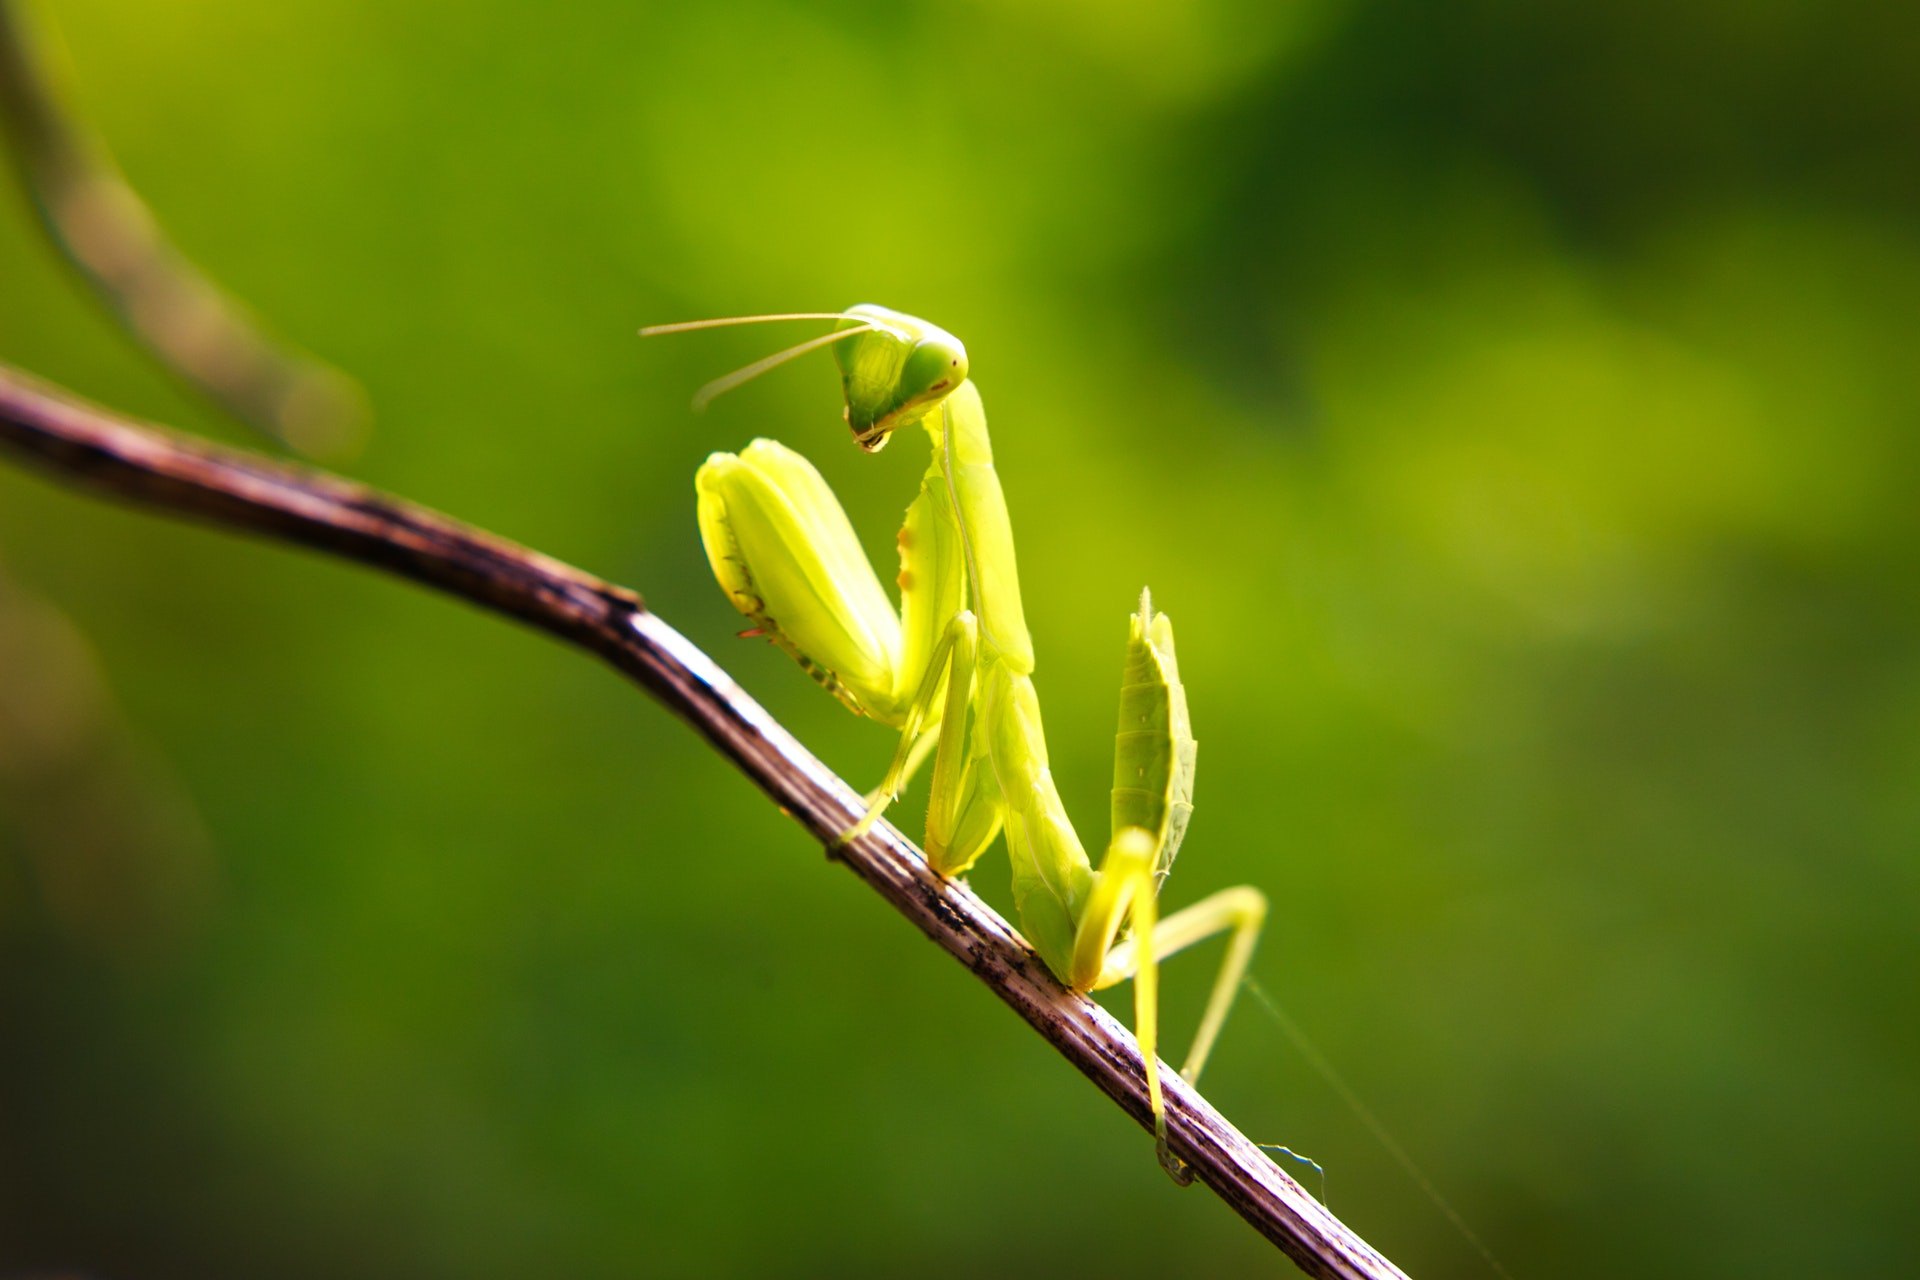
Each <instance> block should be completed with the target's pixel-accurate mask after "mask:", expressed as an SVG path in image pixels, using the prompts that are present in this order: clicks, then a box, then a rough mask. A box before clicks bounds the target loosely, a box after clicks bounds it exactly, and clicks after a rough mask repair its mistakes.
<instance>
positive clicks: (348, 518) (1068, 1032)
mask: <svg viewBox="0 0 1920 1280" xmlns="http://www.w3.org/2000/svg"><path fill="white" fill-rule="evenodd" d="M0 449H5V450H7V451H9V452H11V453H13V454H15V455H17V456H18V457H19V458H21V459H23V460H26V461H28V462H31V463H34V464H36V465H38V466H39V467H41V468H43V469H46V470H49V471H52V472H53V473H54V474H55V475H56V476H58V477H59V478H61V479H64V480H67V481H69V482H73V483H76V484H80V485H84V486H86V487H89V488H92V489H97V490H104V491H105V492H107V493H110V494H113V495H115V496H118V497H120V498H125V499H129V500H132V501H134V502H137V503H141V504H144V505H146V506H150V507H155V508H158V509H160V510H163V511H167V512H171V513H173V514H177V515H185V516H190V517H197V518H199V519H201V520H206V521H211V522H212V523H215V524H219V525H225V526H228V527H231V528H237V529H247V530H251V531H253V532H256V533H264V534H268V535H270V536H273V537H277V538H280V539H283V540H285V541H288V542H294V543H299V544H301V545H304V546H308V547H314V548H317V549H319V550H321V551H326V552H329V553H331V554H334V555H338V556H343V557H345V558H347V559H350V560H358V561H361V562H362V563H365V564H370V565H373V566H374V567H376V568H380V569H385V570H387V571H388V572H390V573H395V574H398V575H400V576H402V577H406V578H412V579H413V580H414V581H416V582H422V583H425V584H427V585H428V586H432V587H437V588H439V589H440V590H442V591H445V592H447V593H449V594H450V595H455V596H460V597H462V598H463V599H466V600H470V601H472V602H474V603H476V604H480V605H484V606H485V607H487V608H489V609H493V610H495V611H497V612H500V613H504V614H507V615H509V616H511V617H515V618H518V619H520V620H521V621H523V622H526V623H530V624H531V625H533V626H535V627H537V628H539V629H541V630H543V631H547V632H549V633H551V634H553V635H555V636H557V637H559V638H560V639H562V640H565V641H567V642H569V643H571V644H575V645H578V646H579V647H581V648H583V649H587V650H589V651H591V652H593V653H596V654H598V655H600V657H602V658H604V659H605V660H606V661H607V662H609V663H611V664H612V665H613V666H614V667H616V668H617V669H619V670H620V671H621V672H623V673H625V674H626V675H628V676H629V677H631V678H632V679H633V680H635V681H636V682H637V683H639V684H640V685H641V686H643V687H644V688H645V689H646V690H647V691H648V692H649V693H651V694H653V696H654V697H655V698H657V699H659V701H661V702H662V703H664V704H665V705H666V707H667V709H668V710H670V711H672V712H673V713H674V714H675V715H677V716H679V717H680V718H681V719H682V720H685V721H686V722H687V723H688V724H690V725H692V726H693V728H694V729H695V730H696V731H697V732H698V733H699V734H700V735H701V736H702V737H704V738H705V739H706V740H707V741H708V742H709V743H711V744H712V745H713V746H714V747H715V748H716V749H717V750H718V751H720V752H721V753H722V754H723V755H725V756H726V757H727V758H728V759H729V760H732V761H733V762H734V764H735V765H736V766H738V767H739V769H740V771H741V772H742V773H744V774H746V775H747V777H748V778H750V779H752V780H753V782H754V783H755V784H756V785H757V786H759V788H760V789H761V790H762V791H764V792H766V793H767V795H768V797H769V798H771V799H772V800H773V802H774V803H775V804H777V805H779V806H780V807H781V808H782V809H784V810H786V811H787V812H788V813H790V814H792V815H793V817H794V818H795V819H797V820H798V821H799V823H800V824H801V825H802V826H804V827H805V828H806V829H807V831H808V832H809V833H811V834H812V835H813V837H814V838H815V839H817V840H819V841H820V842H821V843H822V844H823V845H826V846H827V848H828V850H829V852H830V853H831V854H832V855H833V856H834V857H836V858H838V859H839V860H840V861H842V862H844V863H845V864H846V866H847V868H848V869H849V870H851V871H852V872H853V873H854V874H855V875H857V876H859V877H860V878H861V879H862V880H864V881H866V883H867V884H868V885H869V886H871V887H872V888H873V889H874V890H875V891H876V892H878V893H879V894H880V896H881V897H883V898H885V899H886V900H887V901H888V902H889V903H891V904H892V905H893V907H894V909H895V910H897V911H899V912H900V913H901V914H902V915H904V916H906V917H907V918H908V919H909V920H911V921H912V922H913V923H914V924H916V925H918V926H919V927H920V929H921V931H922V932H924V933H925V934H926V935H927V936H928V937H929V938H932V939H933V940H934V941H935V942H937V943H939V944H940V945H941V946H942V947H944V948H945V949H946V950H947V951H948V952H949V953H951V954H952V955H953V956H954V958H955V959H957V960H959V961H960V962H961V963H962V964H964V965H966V966H967V967H968V968H969V969H971V970H972V971H973V973H974V975H975V976H976V977H978V978H979V979H980V981H982V982H983V983H985V984H986V985H987V986H988V987H989V988H991V989H992V991H993V992H994V994H996V995H998V996H999V997H1000V998H1001V999H1002V1000H1004V1001H1005V1002H1006V1003H1007V1004H1008V1005H1010V1006H1011V1007H1012V1008H1013V1010H1014V1012H1016V1013H1018V1014H1019V1015H1020V1016H1021V1017H1023V1018H1025V1019H1026V1020H1027V1021H1028V1022H1029V1023H1030V1024H1032V1026H1033V1027H1034V1029H1035V1030H1037V1031H1038V1032H1039V1033H1040V1034H1041V1035H1043V1036H1045V1037H1046V1038H1047V1040H1048V1041H1049V1042H1050V1043H1051V1044H1052V1045H1053V1046H1054V1048H1056V1049H1058V1050H1059V1051H1060V1053H1061V1054H1062V1055H1063V1056H1064V1057H1065V1058H1066V1059H1067V1061H1069V1062H1071V1063H1072V1064H1073V1065H1074V1066H1076V1067H1078V1068H1079V1069H1080V1070H1081V1072H1083V1073H1084V1074H1085V1075H1086V1076H1087V1078H1088V1079H1090V1080H1092V1081H1093V1082H1094V1083H1095V1084H1097V1085H1099V1086H1100V1088H1101V1089H1103V1090H1105V1091H1106V1093H1107V1095H1108V1096H1109V1097H1111V1098H1112V1099H1113V1100H1114V1101H1115V1102H1117V1103H1118V1104H1119V1105H1120V1108H1121V1109H1122V1110H1123V1111H1125V1112H1126V1113H1127V1114H1129V1115H1131V1116H1132V1117H1133V1118H1134V1120H1135V1121H1137V1122H1138V1123H1139V1124H1140V1125H1141V1126H1142V1127H1143V1128H1148V1129H1149V1130H1150V1129H1151V1127H1152V1122H1151V1117H1150V1114H1149V1111H1148V1106H1147V1094H1146V1084H1145V1077H1144V1076H1143V1074H1142V1069H1141V1060H1140V1051H1139V1047H1138V1046H1137V1045H1136V1044H1135V1042H1134V1038H1133V1036H1132V1034H1131V1033H1129V1032H1128V1031H1127V1029H1126V1028H1125V1027H1123V1026H1121V1025H1120V1023H1119V1022H1117V1021H1116V1020H1115V1019H1113V1018H1112V1017H1110V1016H1109V1015H1108V1014H1107V1013H1106V1012H1105V1011H1104V1010H1102V1009H1101V1008H1100V1006H1099V1005H1097V1004H1095V1003H1094V1002H1093V1001H1092V1000H1090V999H1088V998H1086V997H1085V996H1082V995H1078V994H1076V993H1074V992H1071V991H1068V990H1066V989H1065V988H1063V987H1062V986H1061V985H1060V984H1059V983H1058V982H1056V981H1055V980H1054V978H1053V976H1052V975H1051V974H1050V973H1049V972H1048V971H1047V968H1046V966H1045V965H1044V964H1043V963H1041V961H1040V959H1039V957H1037V956H1036V955H1034V953H1033V952H1032V951H1031V950H1029V949H1028V947H1027V945H1026V943H1025V942H1023V941H1022V940H1021V939H1020V937H1019V935H1018V934H1016V933H1015V932H1014V931H1013V929H1012V927H1011V926H1009V925H1008V924H1007V922H1006V921H1004V920H1002V919H1001V918H1000V917H999V916H998V915H997V914H995V912H994V911H993V909H992V908H990V907H988V906H987V905H986V904H985V903H983V902H981V901H980V900H979V899H978V898H976V897H974V895H973V893H972V892H971V891H970V890H969V889H968V888H967V887H966V886H964V885H960V884H955V883H952V882H949V881H946V880H943V879H941V878H940V877H939V876H937V875H935V874H934V873H933V872H931V871H929V870H928V869H927V865H926V863H925V861H924V860H923V858H922V857H921V854H920V851H919V850H918V849H916V848H915V847H914V846H913V844H912V843H911V842H910V841H908V840H907V839H906V838H905V837H903V836H902V835H900V833H899V832H897V831H895V830H894V829H893V828H892V827H891V826H889V825H887V824H886V823H879V824H876V825H875V827H874V829H873V830H872V831H871V832H869V833H868V834H867V835H865V836H863V837H861V838H860V839H857V840H854V841H852V842H851V843H849V844H847V845H845V846H842V847H840V848H837V849H836V848H835V847H834V840H835V838H836V837H837V836H838V835H839V833H841V832H844V831H846V830H847V829H848V828H850V827H851V826H852V825H853V824H854V822H855V820H856V819H858V818H859V817H860V815H861V812H862V807H863V806H862V802H861V799H860V796H859V794H858V793H856V792H855V791H854V789H853V788H852V787H850V786H848V785H847V784H846V783H845V782H843V781H841V780H840V779H839V778H837V777H835V776H834V774H833V773H832V772H831V771H830V770H828V769H827V767H826V766H825V765H823V764H821V763H820V762H819V761H818V760H816V759H814V758H813V756H812V755H811V754H810V753H809V752H808V751H807V750H806V748H804V747H802V746H801V745H800V744H799V743H798V742H797V741H795V740H794V738H793V737H792V735H790V734H789V733H787V731H786V730H785V729H782V728H781V727H780V726H779V725H778V724H777V723H775V722H774V720H773V719H772V717H770V716H769V715H768V714H767V713H766V712H765V711H764V710H762V709H761V708H760V706H759V705H758V704H757V703H755V702H754V701H753V699H751V698H749V697H748V696H747V695H746V693H744V692H743V691H742V690H741V688H740V686H739V685H737V684H735V683H734V682H733V680H732V679H731V678H730V677H728V675H727V674H726V672H724V671H722V670H721V669H720V668H719V667H718V666H716V665H715V664H714V662H713V661H712V659H710V658H708V657H707V656H706V655H705V654H703V653H702V652H700V650H699V649H697V648H695V647H694V646H693V645H692V644H691V643H690V642H689V641H688V640H686V638H685V637H683V636H681V635H680V634H679V633H678V632H677V631H675V630H674V629H673V628H672V627H669V626H668V625H667V624H666V623H664V622H662V621H661V620H660V619H659V618H658V617H656V616H655V615H654V614H652V613H650V612H648V610H647V609H646V607H645V606H644V605H643V604H642V603H641V601H640V598H639V597H638V596H636V595H634V594H633V593H632V592H630V591H627V590H625V589H623V588H621V587H616V586H612V585H609V584H608V583H605V582H602V581H600V580H599V579H598V578H595V577H592V576H591V575H589V574H586V573H583V572H581V571H580V570H578V569H575V568H573V567H571V566H569V565H565V564H562V563H560V562H559V561H557V560H551V559H548V558H547V557H546V556H543V555H539V554H537V553H535V552H532V551H528V550H526V549H525V548H523V547H519V546H515V545H514V544H513V543H510V542H507V541H505V540H503V539H500V538H496V537H494V536H493V535H491V534H487V533H483V532H481V531H480V530H477V529H473V528H470V527H469V526H466V525H463V524H460V523H458V522H456V521H453V520H450V519H448V518H447V517H445V516H442V515H439V514H437V513H435V512H432V511H428V510H426V509H424V508H421V507H416V506H413V505H412V504H410V503H407V502H403V501H400V500H399V499H396V498H391V497H388V496H386V495H384V494H380V493H377V492H375V491H373V490H371V489H367V488H364V487H362V486H360V485H357V484H353V483H350V482H348V481H345V480H341V479H338V478H336V477H333V476H330V475H325V474H322V473H319V472H315V471H310V470H305V469H301V468H296V467H292V466H285V465H281V464H278V463H274V462H270V461H267V460H265V459H261V458H258V457H254V456H252V455H249V454H246V453H243V452H240V451H238V450H233V449H226V448H221V447H218V446H215V445H211V444H208V443H205V442H202V441H198V440H192V439H188V438H185V437H182V436H179V435H177V434H174V433H172V432H168V431H165V430H163V429H161V428H156V427H151V426H142V425H136V424H134V423H131V422H129V421H127V420H125V419H123V418H120V417H118V416H116V415H113V414H111V413H109V412H107V411H106V410H103V409H99V408H96V407H93V406H91V405H88V404H85V403H83V402H81V401H79V400H77V399H75V398H73V397H71V396H69V395H67V394H66V393H64V392H60V391H57V390H55V389H53V388H50V387H48V386H46V385H44V384H41V383H37V382H35V381H33V380H31V379H29V378H27V377H26V376H25V375H23V374H20V373H18V372H17V371H12V370H9V369H8V368H7V367H6V366H4V365H0ZM1161 1078H1162V1079H1163V1080H1164V1081H1166V1089H1167V1093H1166V1100H1167V1132H1168V1137H1169V1140H1170V1142H1171V1144H1172V1147H1173V1150H1174V1153H1175V1154H1177V1155H1178V1156H1179V1157H1180V1158H1181V1159H1183V1160H1185V1161H1186V1162H1187V1163H1188V1164H1189V1165H1191V1166H1192V1167H1193V1169H1194V1171H1195V1173H1197V1174H1198V1176H1199V1178H1200V1180H1201V1181H1202V1182H1205V1183H1206V1184H1207V1185H1208V1186H1209V1187H1211V1188H1213V1190H1214V1191H1215V1192H1216V1193H1217V1194H1218V1195H1219V1196H1220V1198H1221V1199H1223V1200H1225V1201H1226V1202H1227V1204H1228V1205H1230V1206H1231V1207H1232V1208H1233V1210H1234V1211H1235V1212H1236V1213H1238V1214H1239V1215H1240V1216H1241V1217H1243V1218H1245V1219H1246V1220H1247V1221H1248V1222H1250V1223H1252V1224H1253V1226H1254V1228H1255V1229H1256V1230H1258V1231H1259V1232H1260V1233H1261V1234H1262V1235H1264V1236H1266V1237H1267V1238H1268V1239H1269V1240H1271V1241H1273V1243H1274V1244H1276V1245H1278V1246H1279V1247H1280V1248H1281V1249H1282V1250H1283V1251H1284V1252H1285V1253H1286V1254H1287V1256H1289V1257H1290V1258H1292V1259H1293V1260H1294V1261H1295V1262H1297V1263H1298V1264H1299V1265H1300V1267H1301V1268H1302V1269H1303V1270H1305V1271H1306V1272H1307V1273H1308V1274H1309V1275H1314V1276H1330V1277H1356V1278H1357V1277H1371V1278H1373V1280H1379V1278H1380V1277H1390V1276H1400V1275H1402V1273H1401V1272H1400V1270H1399V1269H1398V1268H1396V1267H1395V1266H1394V1265H1393V1264H1392V1263H1390V1262H1388V1261H1387V1260H1386V1259H1385V1258H1383V1257H1381V1256H1380V1255H1379V1254H1378V1253H1376V1252H1375V1251H1374V1250H1373V1249H1372V1248H1371V1247H1370V1246H1369V1245H1368V1244H1367V1243H1366V1242H1365V1241H1364V1240H1361V1239H1360V1238H1359V1237H1358V1236H1356V1235H1355V1234H1354V1233H1353V1232H1351V1231H1349V1230H1348V1229H1347V1228H1346V1227H1345V1226H1344V1225H1342V1224H1341V1223H1340V1222H1339V1220H1338V1219H1336V1218H1334V1217H1333V1215H1332V1214H1330V1213H1328V1212H1327V1211H1326V1209H1325V1208H1323V1207H1322V1206H1321V1205H1320V1204H1319V1203H1318V1202H1317V1201H1315V1200H1314V1199H1313V1198H1312V1197H1311V1196H1309V1195H1308V1194H1307V1193H1306V1192H1305V1191H1303V1190H1302V1189H1301V1187H1300V1186H1299V1184H1298V1183H1296V1182H1294V1181H1293V1179H1291V1178H1289V1177H1288V1176H1287V1175H1286V1174H1285V1173H1283V1172H1281V1170H1280V1169H1279V1168H1278V1167H1276V1166H1275V1165H1274V1163H1273V1161H1271V1160H1270V1159H1268V1158H1267V1157H1266V1155H1264V1154H1263V1153H1262V1152H1261V1151H1260V1149H1259V1148H1258V1147H1256V1146H1254V1145H1253V1143H1251V1142H1250V1141H1248V1140H1247V1139H1246V1137H1244V1136H1243V1135H1242V1134H1241V1133H1240V1132H1239V1131H1238V1130H1237V1129H1235V1128H1234V1127H1233V1126H1232V1125H1231V1124H1229V1123H1227V1121H1226V1120H1225V1119H1224V1118H1223V1117H1222V1116H1221V1115H1220V1114H1219V1112H1217V1111H1215V1110H1214V1109H1213V1107H1212V1106H1210V1105H1209V1104H1208V1103H1207V1101H1206V1100H1205V1099H1204V1098H1202V1097H1201V1096H1200V1095H1199V1094H1198V1093H1196V1092H1195V1091H1194V1090H1193V1089H1192V1088H1191V1087H1189V1086H1188V1085H1187V1084H1186V1082H1185V1081H1183V1080H1182V1079H1181V1078H1180V1077H1179V1076H1178V1075H1177V1074H1176V1073H1174V1072H1172V1071H1169V1070H1167V1069H1165V1068H1162V1070H1161ZM1146 1158H1147V1156H1146V1148H1145V1147H1144V1146H1143V1147H1142V1148H1141V1159H1142V1160H1143V1161H1144V1160H1145V1159H1146Z"/></svg>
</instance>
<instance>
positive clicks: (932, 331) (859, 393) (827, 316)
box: [640, 303, 967, 453]
mask: <svg viewBox="0 0 1920 1280" xmlns="http://www.w3.org/2000/svg"><path fill="white" fill-rule="evenodd" d="M772 320H835V321H838V322H839V323H837V324H836V325H835V326H834V329H833V332H832V333H828V334H823V335H822V336H820V337H818V338H810V339H808V340H807V341H805V342H802V343H800V344H799V345H798V346H793V347H788V348H787V349H786V350H784V351H777V352H775V353H774V354H773V355H770V356H768V357H766V358H765V359H763V360H756V361H754V362H753V363H752V364H750V365H748V366H747V367H746V368H744V369H736V370H735V371H734V372H732V373H730V374H728V375H727V376H726V377H724V378H717V379H715V380H714V381H712V382H709V383H708V384H707V385H706V386H704V387H702V388H700V391H699V393H698V394H696V395H695V396H694V397H693V407H694V409H695V410H696V411H697V410H701V409H705V408H706V407H707V405H708V404H710V403H712V401H713V399H714V397H715V396H718V395H720V394H721V393H723V392H726V391H731V390H733V389H734V388H735V387H737V386H739V385H740V384H741V383H743V382H746V381H749V380H750V379H753V378H757V377H759V376H760V375H761V374H763V373H765V372H766V371H767V370H769V369H771V368H773V367H774V366H775V365H778V364H783V363H785V362H786V361H788V360H791V359H793V358H794V357H795V356H800V355H805V354H806V353H807V352H809V351H812V350H813V349H814V348H815V347H824V346H829V345H831V346H832V347H833V348H834V357H835V358H836V359H837V360H838V361H839V364H840V386H841V390H842V392H843V393H844V394H845V396H846V414H845V416H846V419H847V426H849V427H850V428H852V430H853V439H854V443H855V444H858V445H859V446H860V447H861V448H862V449H865V450H866V451H867V452H868V453H876V452H878V451H879V450H880V449H881V448H882V447H883V446H884V445H885V444H886V443H887V437H888V436H889V435H891V434H893V432H895V431H897V430H899V429H900V428H901V427H907V426H912V425H913V424H914V423H916V422H918V421H920V419H922V418H924V417H926V415H927V413H928V411H929V410H931V409H932V408H933V407H934V406H935V405H938V404H939V403H940V402H941V401H942V400H944V399H946V398H947V397H948V396H949V395H952V394H953V392H954V389H955V388H957V387H958V386H959V385H960V384H961V383H963V382H965V381H966V380H967V349H966V347H965V346H963V345H962V344H961V342H960V339H958V338H956V337H954V336H953V335H952V334H950V333H948V332H947V331H946V330H945V329H942V328H940V327H939V326H938V325H932V324H928V323H927V322H926V321H925V320H921V319H917V318H916V317H914V316H910V315H907V314H905V313H904V312H900V311H892V310H889V309H888V308H886V307H877V306H874V305H872V304H871V303H862V304H860V305H859V306H857V307H848V308H847V309H846V310H845V311H829V312H804V313H796V314H788V315H772V316H738V317H734V318H731V319H726V320H694V321H691V322H688V323H685V324H661V325H652V326H650V327H648V328H645V329H642V330H641V331H640V334H641V336H642V337H651V336H653V335H655V334H662V333H685V332H687V331H688V330H692V329H711V328H718V327H720V326H722V325H735V324H757V323H761V322H764V321H772Z"/></svg>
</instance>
